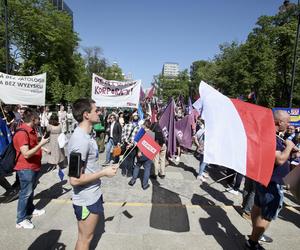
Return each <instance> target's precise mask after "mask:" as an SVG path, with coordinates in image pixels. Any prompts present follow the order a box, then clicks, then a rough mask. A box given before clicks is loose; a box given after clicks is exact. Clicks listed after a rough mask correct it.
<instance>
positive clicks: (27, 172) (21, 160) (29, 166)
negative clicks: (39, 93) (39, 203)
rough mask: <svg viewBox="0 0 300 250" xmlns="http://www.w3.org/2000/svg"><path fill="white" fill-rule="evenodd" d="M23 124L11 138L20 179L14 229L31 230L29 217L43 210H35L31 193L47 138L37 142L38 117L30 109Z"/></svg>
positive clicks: (27, 110) (37, 214)
mask: <svg viewBox="0 0 300 250" xmlns="http://www.w3.org/2000/svg"><path fill="white" fill-rule="evenodd" d="M23 121H24V123H23V124H21V126H20V127H19V128H20V129H22V130H23V131H19V132H17V133H16V134H15V136H14V138H13V144H14V147H15V149H16V165H15V168H14V169H15V170H16V172H17V175H18V177H19V179H20V193H19V201H18V208H17V224H16V228H25V229H33V228H34V225H33V224H32V222H31V221H30V219H29V218H30V217H31V216H39V215H42V214H44V213H45V210H38V209H35V207H34V205H33V192H34V188H35V186H36V177H37V175H38V173H39V171H40V169H41V159H42V150H41V148H42V146H43V145H44V144H46V143H48V142H49V138H44V137H43V138H42V139H41V141H40V142H38V137H37V133H36V127H37V126H38V124H39V122H40V121H39V116H38V114H37V113H36V112H35V111H34V110H32V109H26V110H25V112H24V118H23Z"/></svg>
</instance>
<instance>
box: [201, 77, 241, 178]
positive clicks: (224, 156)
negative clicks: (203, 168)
mask: <svg viewBox="0 0 300 250" xmlns="http://www.w3.org/2000/svg"><path fill="white" fill-rule="evenodd" d="M199 92H200V98H201V100H202V104H203V109H202V117H203V119H204V120H205V142H204V162H206V163H211V164H217V165H222V166H225V167H228V168H231V169H235V170H236V171H237V172H239V173H241V174H243V175H245V174H246V164H247V137H246V132H245V128H244V126H243V122H242V120H241V118H240V116H239V114H238V112H237V110H236V108H235V106H234V104H233V103H232V101H231V100H230V99H229V98H228V97H226V96H224V95H222V94H221V93H219V92H218V91H217V90H215V89H214V88H212V87H211V86H209V85H208V84H206V83H205V82H203V81H201V83H200V86H199Z"/></svg>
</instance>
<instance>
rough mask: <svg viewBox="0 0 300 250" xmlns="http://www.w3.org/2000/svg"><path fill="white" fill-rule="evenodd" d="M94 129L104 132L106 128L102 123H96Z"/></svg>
mask: <svg viewBox="0 0 300 250" xmlns="http://www.w3.org/2000/svg"><path fill="white" fill-rule="evenodd" d="M93 129H94V130H95V131H96V132H103V131H104V130H105V129H104V126H103V125H102V124H101V123H96V124H94V126H93Z"/></svg>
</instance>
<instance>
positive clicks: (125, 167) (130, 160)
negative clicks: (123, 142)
mask: <svg viewBox="0 0 300 250" xmlns="http://www.w3.org/2000/svg"><path fill="white" fill-rule="evenodd" d="M135 155H136V150H133V151H132V152H130V153H129V154H128V155H127V156H126V159H125V160H124V161H123V163H122V164H121V169H122V174H127V176H128V177H130V176H132V169H133V165H134V158H135ZM124 157H125V156H124Z"/></svg>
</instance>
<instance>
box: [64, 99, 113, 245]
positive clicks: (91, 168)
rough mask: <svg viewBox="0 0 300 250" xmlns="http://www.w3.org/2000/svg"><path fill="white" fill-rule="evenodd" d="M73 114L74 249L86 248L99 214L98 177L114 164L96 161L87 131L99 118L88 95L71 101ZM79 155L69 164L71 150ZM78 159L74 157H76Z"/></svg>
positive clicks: (110, 172) (106, 174)
mask: <svg viewBox="0 0 300 250" xmlns="http://www.w3.org/2000/svg"><path fill="white" fill-rule="evenodd" d="M72 111H73V116H74V118H75V120H76V121H77V122H78V123H79V125H78V127H76V129H75V130H74V133H73V134H72V136H71V138H70V140H69V144H68V152H69V162H70V164H69V176H70V178H69V181H70V184H71V185H72V187H73V194H72V201H73V208H74V212H75V216H76V218H77V221H78V238H77V242H76V247H75V249H77V250H79V249H80V250H84V249H89V246H90V243H91V240H92V239H93V236H94V231H95V228H96V225H97V223H98V220H99V217H100V215H102V214H103V212H104V209H103V199H102V191H101V178H102V177H113V176H115V175H116V173H117V169H118V165H113V166H107V167H106V168H105V169H102V166H100V165H99V163H98V146H97V143H96V141H95V139H94V138H93V137H92V135H91V131H92V126H93V124H94V123H97V122H99V114H98V112H97V107H96V105H95V102H94V101H93V100H92V99H87V98H81V99H78V100H76V101H75V103H74V104H73V108H72ZM73 153H77V155H78V154H80V155H81V161H79V163H78V165H76V166H73V164H72V162H76V161H73V159H72V154H73ZM77 162H78V161H77ZM74 168H75V169H79V170H80V174H79V176H75V175H73V174H71V172H73V171H71V170H72V169H74Z"/></svg>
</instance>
